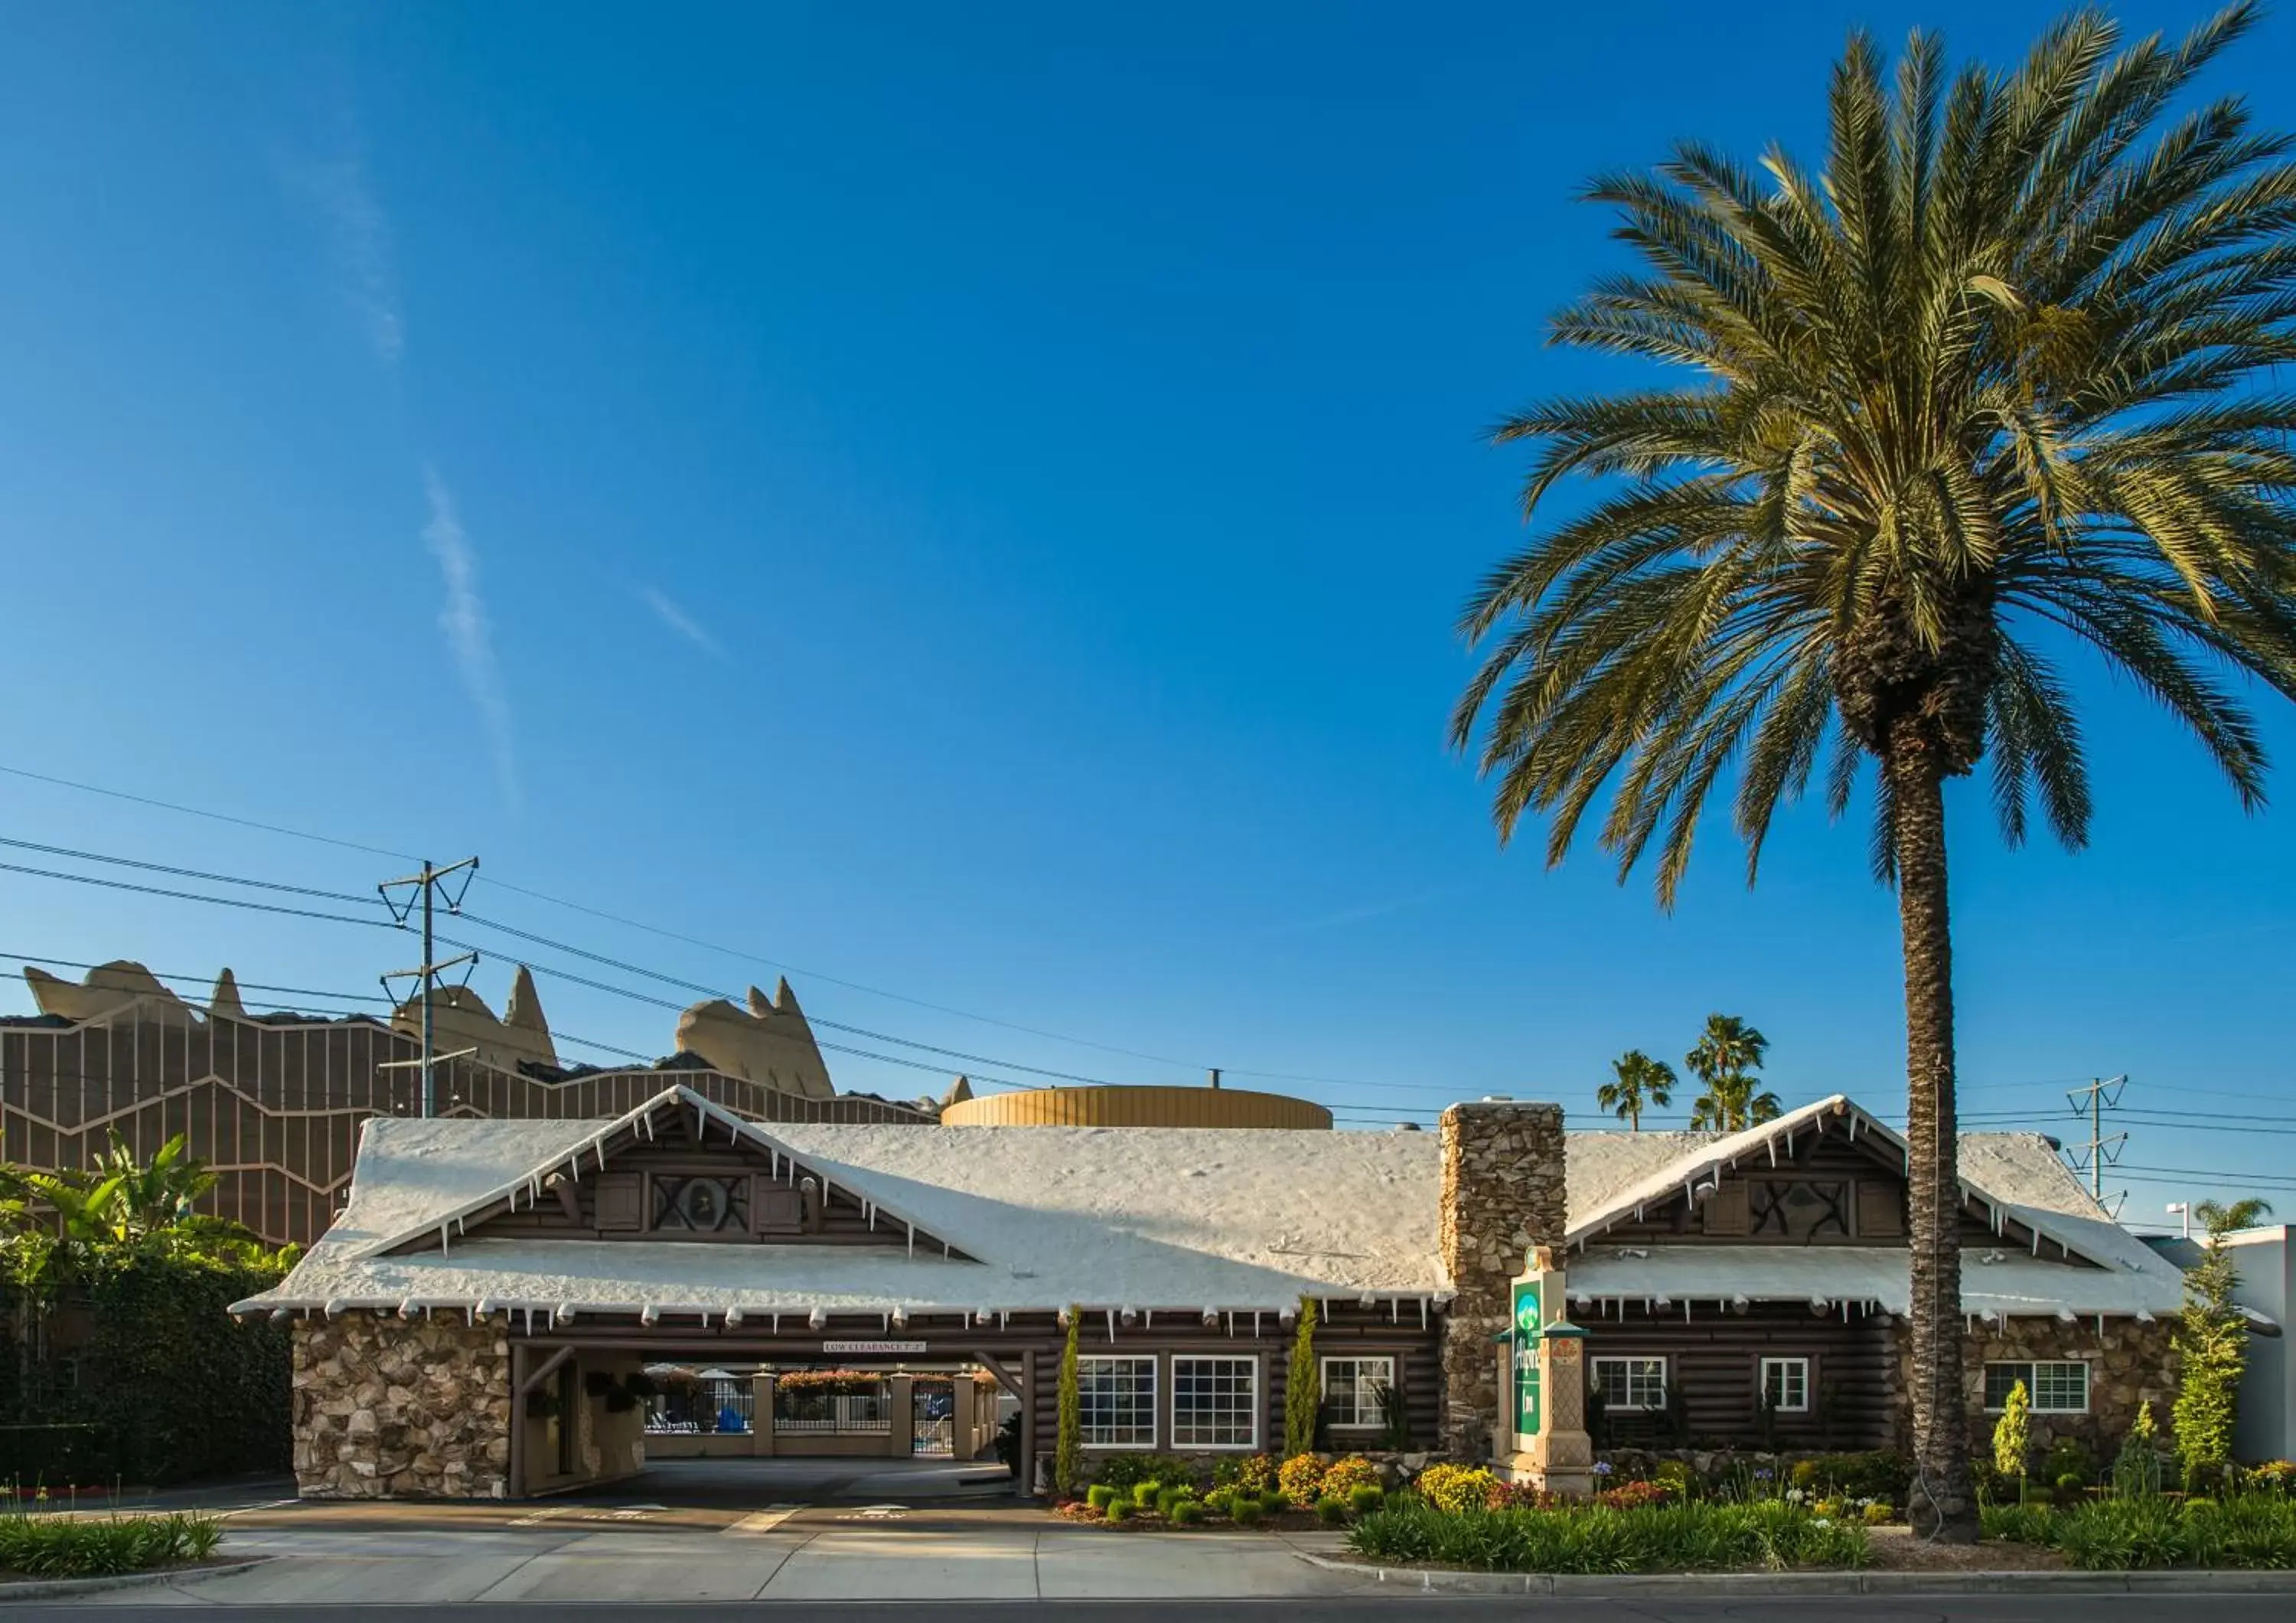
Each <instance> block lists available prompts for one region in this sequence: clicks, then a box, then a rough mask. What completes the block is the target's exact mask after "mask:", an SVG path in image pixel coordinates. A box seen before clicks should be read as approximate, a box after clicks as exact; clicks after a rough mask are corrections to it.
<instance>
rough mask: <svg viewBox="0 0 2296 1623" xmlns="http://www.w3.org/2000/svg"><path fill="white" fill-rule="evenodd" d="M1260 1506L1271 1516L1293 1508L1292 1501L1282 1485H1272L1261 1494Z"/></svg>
mask: <svg viewBox="0 0 2296 1623" xmlns="http://www.w3.org/2000/svg"><path fill="white" fill-rule="evenodd" d="M1259 1508H1260V1509H1261V1510H1263V1511H1266V1512H1267V1513H1268V1514H1269V1515H1271V1516H1280V1515H1282V1514H1283V1512H1285V1511H1288V1510H1290V1509H1291V1508H1292V1501H1291V1499H1290V1497H1289V1496H1288V1495H1285V1493H1284V1492H1283V1489H1282V1488H1280V1487H1271V1488H1269V1489H1268V1490H1267V1492H1266V1493H1264V1494H1262V1495H1259Z"/></svg>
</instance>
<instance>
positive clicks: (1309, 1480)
mask: <svg viewBox="0 0 2296 1623" xmlns="http://www.w3.org/2000/svg"><path fill="white" fill-rule="evenodd" d="M1326 1463H1327V1462H1325V1460H1324V1456H1323V1455H1321V1454H1293V1455H1292V1457H1291V1458H1290V1459H1288V1460H1286V1461H1284V1462H1283V1469H1282V1470H1281V1471H1277V1472H1276V1473H1275V1483H1276V1486H1277V1487H1280V1488H1282V1489H1283V1497H1284V1498H1285V1499H1287V1500H1288V1501H1290V1502H1291V1503H1292V1504H1295V1505H1297V1506H1299V1507H1300V1509H1301V1510H1303V1511H1304V1510H1306V1509H1307V1508H1308V1506H1309V1505H1312V1504H1315V1503H1316V1498H1317V1497H1318V1496H1319V1495H1321V1493H1322V1491H1323V1487H1324V1466H1325V1464H1326Z"/></svg>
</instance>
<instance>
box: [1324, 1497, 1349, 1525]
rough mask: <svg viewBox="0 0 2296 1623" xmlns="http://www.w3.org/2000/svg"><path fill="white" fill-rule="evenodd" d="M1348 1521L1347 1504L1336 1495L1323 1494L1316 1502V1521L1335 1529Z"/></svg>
mask: <svg viewBox="0 0 2296 1623" xmlns="http://www.w3.org/2000/svg"><path fill="white" fill-rule="evenodd" d="M1347 1519H1348V1502H1347V1501H1346V1500H1344V1499H1342V1498H1341V1497H1340V1496H1339V1495H1336V1494H1325V1495H1324V1496H1323V1497H1322V1498H1320V1499H1318V1500H1316V1520H1318V1521H1321V1522H1324V1523H1325V1524H1327V1525H1328V1526H1331V1527H1337V1526H1339V1525H1340V1524H1341V1522H1343V1521H1345V1520H1347Z"/></svg>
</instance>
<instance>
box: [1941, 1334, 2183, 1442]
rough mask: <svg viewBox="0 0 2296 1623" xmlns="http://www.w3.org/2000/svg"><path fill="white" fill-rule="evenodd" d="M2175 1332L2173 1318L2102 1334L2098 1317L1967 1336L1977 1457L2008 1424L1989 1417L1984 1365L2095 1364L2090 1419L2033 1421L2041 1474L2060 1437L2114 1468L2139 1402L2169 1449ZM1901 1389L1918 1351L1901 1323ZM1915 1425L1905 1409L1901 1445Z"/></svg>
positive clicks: (1965, 1367)
mask: <svg viewBox="0 0 2296 1623" xmlns="http://www.w3.org/2000/svg"><path fill="white" fill-rule="evenodd" d="M2174 1333H2175V1326H2174V1324H2173V1323H2172V1322H2170V1321H2169V1320H2166V1319H2162V1320H2159V1321H2156V1322H2153V1323H2151V1324H2143V1323H2139V1322H2137V1321H2136V1320H2134V1319H2114V1318H2108V1319H2106V1320H2105V1321H2104V1322H2103V1329H2102V1330H2100V1329H2099V1328H2098V1324H2097V1321H2096V1320H2095V1319H2093V1318H2091V1319H2076V1320H2074V1321H2073V1322H2071V1323H2068V1322H2065V1321H2064V1320H2062V1319H2057V1318H2025V1319H2021V1318H2012V1319H2010V1320H2009V1321H2008V1322H2006V1323H2003V1324H1996V1323H1993V1322H1990V1321H1980V1322H1979V1323H1978V1325H1977V1328H1976V1329H1975V1330H1973V1331H1968V1332H1967V1333H1965V1334H1964V1336H1963V1337H1962V1343H1961V1356H1962V1381H1963V1387H1964V1392H1965V1393H1966V1395H1967V1397H1968V1402H1969V1446H1970V1452H1971V1454H1973V1455H1975V1456H1976V1457H1978V1458H1980V1459H1982V1458H1985V1457H1988V1456H1989V1455H1990V1454H1991V1452H1992V1446H1993V1428H1994V1425H1995V1423H1996V1422H1997V1421H1999V1419H2000V1418H2001V1417H2000V1416H1999V1415H1998V1414H1997V1413H1988V1412H1987V1410H1986V1407H1985V1366H1986V1365H1987V1364H1988V1363H2028V1362H2032V1361H2037V1360H2038V1361H2039V1362H2042V1363H2056V1362H2061V1361H2077V1362H2082V1363H2087V1365H2088V1366H2089V1376H2088V1413H2086V1414H2042V1413H2036V1414H2035V1415H2034V1416H2033V1421H2032V1435H2033V1451H2034V1455H2035V1465H2036V1468H2037V1469H2038V1463H2039V1456H2040V1455H2041V1454H2043V1453H2044V1452H2046V1450H2047V1448H2048V1446H2049V1445H2050V1444H2052V1443H2054V1442H2055V1441H2057V1440H2058V1439H2059V1438H2077V1439H2078V1440H2079V1441H2080V1442H2081V1443H2083V1444H2085V1445H2087V1447H2088V1449H2089V1451H2090V1452H2091V1453H2092V1454H2095V1456H2096V1458H2097V1462H2098V1463H2099V1464H2104V1463H2107V1462H2110V1461H2111V1460H2112V1456H2113V1454H2115V1453H2116V1452H2117V1451H2118V1450H2119V1449H2120V1439H2121V1438H2123V1437H2125V1436H2126V1435H2128V1428H2129V1427H2130V1426H2131V1425H2133V1424H2134V1423H2135V1422H2136V1405H2138V1404H2140V1403H2148V1404H2150V1405H2152V1406H2153V1424H2154V1425H2155V1426H2157V1427H2159V1428H2160V1430H2161V1444H2162V1446H2167V1445H2168V1443H2169V1405H2170V1404H2172V1403H2173V1402H2175V1400H2176V1396H2177V1357H2176V1353H2175V1351H2174V1349H2173V1348H2172V1347H2171V1346H2170V1340H2171V1338H2172V1336H2173V1335H2174ZM1898 1367H1899V1371H1900V1380H1899V1383H1898V1391H1899V1392H1900V1393H1903V1392H1906V1391H1907V1390H1910V1389H1911V1388H1910V1381H1911V1378H1912V1375H1911V1372H1912V1369H1913V1349H1912V1345H1911V1340H1910V1336H1909V1332H1908V1331H1907V1328H1906V1326H1905V1325H1904V1324H1903V1322H1900V1323H1899V1325H1898ZM1911 1426H1912V1415H1911V1413H1910V1412H1909V1411H1902V1412H1901V1413H1900V1418H1899V1433H1900V1436H1899V1446H1906V1445H1907V1443H1908V1442H1909V1441H1910V1428H1911Z"/></svg>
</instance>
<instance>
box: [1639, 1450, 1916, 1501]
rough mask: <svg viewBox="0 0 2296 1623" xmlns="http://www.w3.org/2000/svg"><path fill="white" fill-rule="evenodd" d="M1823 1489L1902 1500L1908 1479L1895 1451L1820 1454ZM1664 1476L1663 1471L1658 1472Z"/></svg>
mask: <svg viewBox="0 0 2296 1623" xmlns="http://www.w3.org/2000/svg"><path fill="white" fill-rule="evenodd" d="M1812 1463H1814V1464H1815V1465H1816V1467H1817V1479H1818V1481H1819V1482H1820V1484H1822V1485H1823V1486H1824V1487H1828V1488H1831V1489H1832V1490H1833V1492H1834V1493H1836V1494H1838V1495H1841V1496H1842V1497H1843V1498H1848V1499H1888V1500H1890V1501H1891V1502H1893V1503H1894V1502H1896V1501H1898V1500H1900V1499H1902V1498H1903V1497H1904V1496H1905V1493H1906V1488H1907V1485H1908V1484H1909V1482H1910V1481H1911V1476H1910V1474H1909V1473H1908V1472H1907V1470H1906V1462H1905V1461H1904V1459H1903V1458H1901V1457H1900V1456H1899V1455H1898V1454H1897V1452H1896V1451H1895V1450H1893V1449H1888V1448H1874V1449H1869V1450H1867V1451H1866V1452H1865V1453H1863V1454H1820V1455H1819V1456H1818V1457H1817V1458H1816V1460H1815V1461H1814V1462H1812ZM1663 1474H1664V1468H1663V1467H1661V1475H1663Z"/></svg>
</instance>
